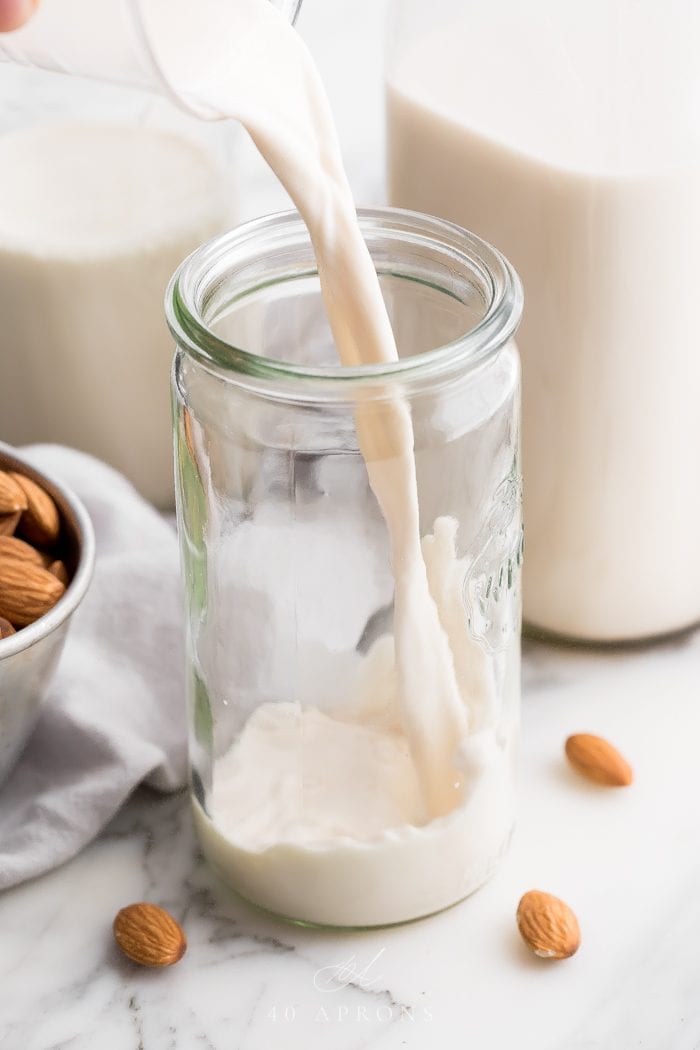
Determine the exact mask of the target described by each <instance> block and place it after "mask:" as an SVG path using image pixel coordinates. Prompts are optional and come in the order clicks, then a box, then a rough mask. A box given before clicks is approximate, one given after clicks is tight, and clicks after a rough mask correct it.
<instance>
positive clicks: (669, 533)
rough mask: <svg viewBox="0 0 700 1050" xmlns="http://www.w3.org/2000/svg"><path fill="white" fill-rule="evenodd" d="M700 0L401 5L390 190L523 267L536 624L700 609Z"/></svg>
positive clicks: (646, 628) (662, 619)
mask: <svg viewBox="0 0 700 1050" xmlns="http://www.w3.org/2000/svg"><path fill="white" fill-rule="evenodd" d="M699 46H700V5H698V4H696V3H695V2H694V0H674V2H673V3H670V4H660V3H657V2H656V0H634V2H632V0H593V2H591V3H587V4H585V5H583V6H581V5H578V4H574V3H562V2H561V0H531V2H529V3H526V4H524V3H521V2H520V0H490V2H488V3H486V2H485V0H478V2H477V0H435V2H434V3H432V4H430V5H429V7H426V5H425V4H423V3H421V2H419V0H394V3H393V5H392V13H391V19H390V29H389V53H388V59H387V63H388V64H387V75H386V92H387V116H388V126H387V136H388V168H389V199H390V202H391V203H392V204H395V205H399V206H402V207H408V208H418V209H421V210H424V211H429V212H431V213H434V214H436V215H441V216H444V217H446V218H448V219H451V220H453V221H454V222H458V223H460V224H462V225H464V226H466V227H468V228H469V229H471V230H473V231H474V232H475V233H477V234H479V235H480V236H482V237H484V238H485V239H486V240H488V241H490V242H491V243H493V244H495V245H497V246H498V248H500V249H501V250H502V251H503V252H505V253H506V255H507V256H508V258H509V259H510V260H511V261H512V263H513V265H514V266H515V267H516V269H517V270H518V272H519V274H520V276H521V277H522V279H523V284H524V288H525V300H526V309H525V314H524V319H523V324H522V328H521V330H520V333H519V336H518V344H519V347H520V350H521V354H522V358H523V470H524V479H525V485H524V491H525V523H526V533H527V558H526V560H525V576H524V615H525V620H526V622H527V623H529V624H530V625H531V626H532V627H533V628H539V629H541V630H544V631H546V632H552V633H554V634H556V635H560V636H567V637H570V638H572V639H578V640H590V641H597V642H614V641H623V640H629V639H637V638H640V639H641V638H647V637H653V636H658V635H663V634H665V633H668V632H672V631H676V630H679V629H682V628H685V627H688V626H690V625H692V624H693V623H695V622H697V621H698V620H699V619H700V544H698V542H697V535H696V534H697V522H698V521H699V520H700V471H699V470H698V466H697V458H698V449H700V412H698V404H700V353H698V345H699V344H700V320H699V318H700V314H699V313H698V309H697V277H698V274H700V155H699V149H698V144H699V141H700V109H699V108H698V100H699V99H700V71H699V67H698V63H697V54H698V47H699Z"/></svg>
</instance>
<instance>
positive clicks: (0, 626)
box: [0, 616, 15, 639]
mask: <svg viewBox="0 0 700 1050" xmlns="http://www.w3.org/2000/svg"><path fill="white" fill-rule="evenodd" d="M14 633H15V629H14V627H13V626H12V624H11V623H10V621H9V620H5V619H4V618H3V617H2V616H0V639H2V638H9V637H10V635H11V634H14Z"/></svg>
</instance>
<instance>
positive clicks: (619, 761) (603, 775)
mask: <svg viewBox="0 0 700 1050" xmlns="http://www.w3.org/2000/svg"><path fill="white" fill-rule="evenodd" d="M565 750H566V757H567V758H568V760H569V762H570V763H571V765H572V766H573V767H574V769H575V770H576V772H577V773H580V774H581V775H582V776H584V777H587V778H588V780H593V781H594V782H595V783H596V784H605V785H606V786H607V787H627V785H628V784H631V783H632V780H633V777H634V774H633V773H632V767H631V766H630V765H629V763H628V762H626V761H625V759H624V758H623V757H622V755H621V754H620V752H619V751H618V750H617V749H616V748H614V747H613V745H612V744H610V743H608V741H607V740H604V739H603V737H602V736H593V734H592V733H575V734H574V735H573V736H570V737H569V739H568V740H567V741H566V744H565Z"/></svg>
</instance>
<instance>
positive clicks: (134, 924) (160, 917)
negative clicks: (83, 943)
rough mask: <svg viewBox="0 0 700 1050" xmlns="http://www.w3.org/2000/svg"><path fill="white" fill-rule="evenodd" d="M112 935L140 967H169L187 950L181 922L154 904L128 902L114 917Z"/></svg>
mask: <svg viewBox="0 0 700 1050" xmlns="http://www.w3.org/2000/svg"><path fill="white" fill-rule="evenodd" d="M113 929H114V938H115V940H116V942H117V944H118V945H119V947H120V948H121V950H122V951H123V952H124V954H125V955H127V956H128V957H129V958H130V959H132V960H133V961H134V962H137V963H140V964H141V966H172V965H173V963H176V962H178V961H179V960H180V959H181V958H182V956H183V955H184V954H185V951H186V950H187V939H186V938H185V934H184V931H183V929H182V927H181V926H180V924H179V923H178V922H176V921H175V919H174V918H173V917H172V915H170V913H169V912H167V911H165V909H164V908H159V907H158V906H157V905H156V904H147V903H145V902H141V903H139V904H129V905H128V907H126V908H122V909H121V911H120V912H118V913H117V916H116V918H115V920H114V925H113Z"/></svg>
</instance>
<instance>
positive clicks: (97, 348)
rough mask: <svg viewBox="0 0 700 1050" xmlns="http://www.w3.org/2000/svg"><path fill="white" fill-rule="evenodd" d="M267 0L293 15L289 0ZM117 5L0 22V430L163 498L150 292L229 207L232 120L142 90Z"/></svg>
mask: <svg viewBox="0 0 700 1050" xmlns="http://www.w3.org/2000/svg"><path fill="white" fill-rule="evenodd" d="M160 6H162V5H160ZM182 6H183V5H180V8H179V9H182ZM187 6H188V7H189V8H190V17H192V13H191V5H187ZM278 6H281V7H283V8H284V9H285V10H286V12H287V14H288V15H289V17H293V16H294V14H295V13H296V9H297V8H298V2H297V3H295V2H293V0H279V4H278ZM176 7H178V5H177V4H171V5H170V8H169V11H170V13H173V12H174V11H175V8H176ZM159 9H160V8H159V4H158V3H157V2H156V3H153V2H152V0H142V3H141V4H139V5H134V11H139V10H141V11H142V12H143V14H144V16H148V15H149V13H150V12H151V10H153V12H155V13H158V11H159ZM130 10H131V9H128V8H127V6H126V5H125V4H124V3H123V2H122V0H106V2H105V3H100V4H95V3H94V2H93V0H44V2H43V3H42V5H41V7H40V8H39V10H38V12H37V14H36V15H35V16H34V17H33V18H32V19H31V20H30V21H29V22H28V23H27V25H26V26H25V27H24V28H23V29H21V30H19V31H17V32H15V33H7V34H3V35H2V36H0V97H1V98H2V101H0V173H1V177H0V182H1V187H2V192H1V193H0V318H1V319H2V320H1V323H0V375H1V376H2V380H1V381H0V436H1V437H2V438H4V439H5V440H7V441H10V442H12V443H13V444H17V445H21V444H25V443H27V442H34V441H51V442H59V443H61V444H66V445H71V446H74V447H77V448H80V449H83V450H85V451H88V452H91V453H93V454H94V455H96V456H98V457H100V458H101V459H104V460H106V461H107V462H108V463H110V464H111V465H112V466H114V467H116V468H117V469H118V470H120V471H122V472H123V473H124V474H126V475H127V476H128V477H129V478H130V479H131V481H132V482H133V483H134V484H135V485H136V487H137V488H138V489H139V490H140V491H141V493H142V494H143V495H144V496H146V497H147V498H148V499H150V500H152V501H153V502H154V503H156V504H157V505H158V506H160V507H168V506H171V505H172V501H173V481H172V474H173V471H172V439H171V421H170V400H169V383H168V375H169V368H170V360H171V356H172V343H171V341H170V339H169V336H168V331H167V327H166V326H165V325H164V323H163V318H162V302H163V295H164V292H165V288H166V286H167V283H168V280H169V278H170V276H171V274H172V272H173V270H174V269H175V267H176V266H177V265H178V263H179V262H180V261H181V260H182V258H183V257H184V256H186V255H188V254H189V253H190V252H191V251H192V250H193V249H194V248H196V247H197V245H199V244H201V243H202V241H204V240H206V239H208V238H209V237H211V236H213V235H214V234H215V233H218V232H222V231H223V230H225V229H228V228H229V227H230V226H231V225H232V224H233V222H234V221H235V219H236V210H237V198H238V196H239V193H238V189H237V186H236V183H235V164H234V160H235V142H236V138H237V136H238V130H237V126H236V125H235V124H234V123H233V122H207V121H202V120H198V119H196V117H195V116H194V115H192V114H189V113H187V112H185V111H184V109H183V108H179V109H178V108H176V106H175V105H174V104H173V103H172V102H171V101H168V100H167V99H166V98H163V97H160V98H159V97H158V94H157V92H161V94H166V95H167V94H168V93H169V92H168V89H167V85H166V84H162V83H160V81H159V78H158V71H157V70H156V69H154V68H152V67H151V65H150V64H149V56H148V55H147V54H146V55H142V54H141V52H140V51H139V50H138V47H137V43H136V41H137V37H136V36H134V39H133V40H132V39H131V37H130V36H129V32H131V33H132V34H133V32H134V28H133V26H134V24H135V23H133V24H132V22H131V18H132V15H131V14H130V13H129V12H130ZM164 13H167V12H164ZM134 17H135V16H134ZM157 26H158V23H156V22H155V21H154V22H153V23H152V24H151V26H148V27H147V28H148V29H151V28H153V30H154V35H155V37H156V38H158V37H159V31H156V28H157ZM154 27H156V28H154ZM120 31H121V32H123V34H124V39H123V40H122V38H121V36H120ZM192 32H193V33H195V32H196V20H193V23H192ZM139 39H141V38H139ZM141 43H142V44H143V46H144V47H145V46H146V45H147V44H150V45H157V44H158V39H155V40H153V39H150V40H149V38H148V35H146V36H145V37H143V39H142V40H141ZM132 44H133V53H132V51H131V50H130V48H131V45H132ZM38 67H41V68H38ZM47 70H49V71H47ZM56 70H62V71H64V72H68V73H72V74H74V75H72V76H65V75H57V74H56V72H55V71H56ZM80 73H89V74H90V78H88V77H87V76H79V75H75V74H80ZM98 78H100V79H98ZM124 85H127V86H124ZM147 89H148V90H147Z"/></svg>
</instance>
